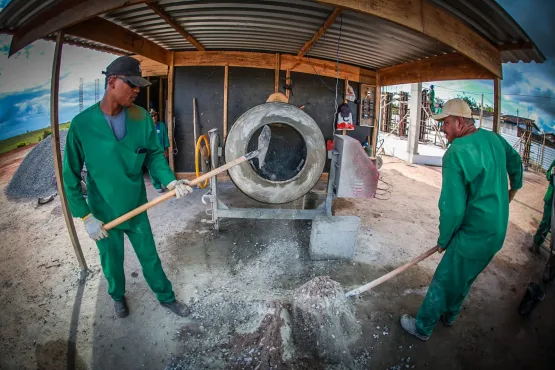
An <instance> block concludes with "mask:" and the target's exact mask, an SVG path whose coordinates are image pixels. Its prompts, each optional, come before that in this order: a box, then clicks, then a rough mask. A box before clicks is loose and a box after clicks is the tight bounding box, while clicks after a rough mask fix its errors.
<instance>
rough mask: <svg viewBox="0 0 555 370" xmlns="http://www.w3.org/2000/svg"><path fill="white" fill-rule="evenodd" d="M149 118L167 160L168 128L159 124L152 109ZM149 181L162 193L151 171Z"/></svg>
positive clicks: (158, 182)
mask: <svg viewBox="0 0 555 370" xmlns="http://www.w3.org/2000/svg"><path fill="white" fill-rule="evenodd" d="M150 117H152V122H154V129H155V130H156V135H157V136H158V142H159V143H160V145H161V146H162V149H164V157H165V158H166V159H167V158H168V156H169V149H168V148H169V147H170V140H169V138H168V127H167V126H166V124H165V123H164V122H161V121H160V120H159V119H158V112H156V111H155V110H154V109H151V110H150ZM149 175H150V181H152V186H154V188H155V189H156V191H157V192H159V193H163V192H164V187H163V185H162V183H161V182H160V180H159V179H158V178H156V175H154V173H153V172H152V171H149Z"/></svg>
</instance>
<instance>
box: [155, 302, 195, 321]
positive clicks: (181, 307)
mask: <svg viewBox="0 0 555 370" xmlns="http://www.w3.org/2000/svg"><path fill="white" fill-rule="evenodd" d="M160 304H161V305H162V307H165V308H167V309H169V310H170V311H171V312H173V313H174V314H176V315H177V316H182V317H184V316H188V315H189V314H190V313H191V311H190V310H189V307H187V305H185V304H184V303H181V302H179V301H178V300H177V299H176V300H174V301H173V302H169V303H163V302H160Z"/></svg>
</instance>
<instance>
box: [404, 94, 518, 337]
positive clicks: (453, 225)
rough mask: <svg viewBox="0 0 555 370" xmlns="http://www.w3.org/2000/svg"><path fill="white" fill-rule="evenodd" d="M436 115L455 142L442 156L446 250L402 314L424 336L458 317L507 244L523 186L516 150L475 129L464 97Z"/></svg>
mask: <svg viewBox="0 0 555 370" xmlns="http://www.w3.org/2000/svg"><path fill="white" fill-rule="evenodd" d="M434 119H435V120H437V121H443V122H444V124H443V131H444V132H445V136H446V137H447V140H448V141H449V142H450V143H451V146H450V147H449V149H447V151H446V152H445V155H444V156H443V169H442V177H443V181H442V187H441V196H440V198H439V238H438V241H437V246H438V247H439V253H443V251H446V252H445V255H444V256H443V258H442V259H441V262H440V263H439V265H438V266H437V269H436V272H435V274H434V277H433V279H432V282H431V283H430V287H429V288H428V292H427V293H426V297H425V298H424V302H422V305H421V306H420V309H419V310H418V314H417V315H416V318H414V317H411V316H409V315H403V317H401V326H402V327H403V329H405V330H406V331H407V332H408V333H409V334H412V335H414V336H415V337H417V338H419V339H421V340H428V339H429V338H430V336H431V335H432V331H433V330H434V327H435V326H436V324H437V322H438V321H439V320H440V318H441V320H442V321H443V323H444V324H445V325H446V326H451V325H453V323H454V322H455V319H456V318H457V316H458V315H459V312H460V310H461V306H462V303H463V301H464V299H465V297H466V295H467V294H468V291H469V290H470V287H471V286H472V283H474V280H475V279H476V277H478V275H479V274H480V272H482V271H483V270H484V269H485V268H486V266H487V265H488V264H489V263H490V261H491V260H492V258H493V256H494V255H495V254H496V253H497V252H498V251H499V250H500V249H501V247H502V246H503V242H504V240H505V235H506V233H507V224H508V221H509V202H511V200H512V199H513V198H514V196H515V194H516V192H517V190H518V189H520V188H521V187H522V160H521V158H520V155H519V154H518V152H517V151H516V150H515V149H514V148H513V147H512V146H511V145H510V144H509V143H507V141H505V139H503V138H502V137H501V136H500V135H498V134H496V133H494V132H491V131H487V130H483V129H477V128H476V126H474V120H473V119H472V111H471V110H470V107H469V106H468V104H467V103H466V102H465V101H464V100H462V99H452V100H449V101H448V102H447V103H445V105H444V106H443V111H442V113H441V114H439V115H436V116H434ZM507 174H508V175H509V176H508V177H509V178H510V186H511V189H510V190H509V183H508V181H507Z"/></svg>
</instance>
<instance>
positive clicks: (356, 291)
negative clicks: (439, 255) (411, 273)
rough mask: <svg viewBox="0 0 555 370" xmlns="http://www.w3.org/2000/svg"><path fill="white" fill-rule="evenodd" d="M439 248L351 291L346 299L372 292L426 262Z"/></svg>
mask: <svg viewBox="0 0 555 370" xmlns="http://www.w3.org/2000/svg"><path fill="white" fill-rule="evenodd" d="M437 250H438V247H437V245H436V246H435V247H433V248H432V249H429V250H428V251H427V252H426V253H423V254H421V255H420V256H418V257H416V258H415V259H413V260H412V261H410V262H407V263H405V264H404V265H403V266H401V267H397V268H396V269H395V270H393V271H391V272H389V273H387V274H385V275H384V276H382V277H379V278H377V279H376V280H372V281H371V282H369V283H368V284H366V285H363V286H361V287H358V288H356V289H353V290H351V291H350V292H347V293H346V294H345V297H347V298H349V297H354V296H357V295H359V294H361V293H363V292H366V291H367V290H370V289H372V288H374V287H375V286H378V285H380V284H381V283H383V282H384V281H387V280H389V279H391V278H392V277H394V276H397V275H399V274H400V273H401V272H403V271H405V270H406V269H408V268H409V267H411V266H414V265H416V264H417V263H418V262H420V261H423V260H425V259H426V258H428V257H430V256H431V255H432V254H434V253H435V252H437Z"/></svg>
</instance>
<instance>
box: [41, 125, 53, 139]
mask: <svg viewBox="0 0 555 370" xmlns="http://www.w3.org/2000/svg"><path fill="white" fill-rule="evenodd" d="M51 134H52V130H51V129H49V128H47V129H46V130H44V131H43V132H42V139H46V138H47V137H48V136H49V135H51Z"/></svg>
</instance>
